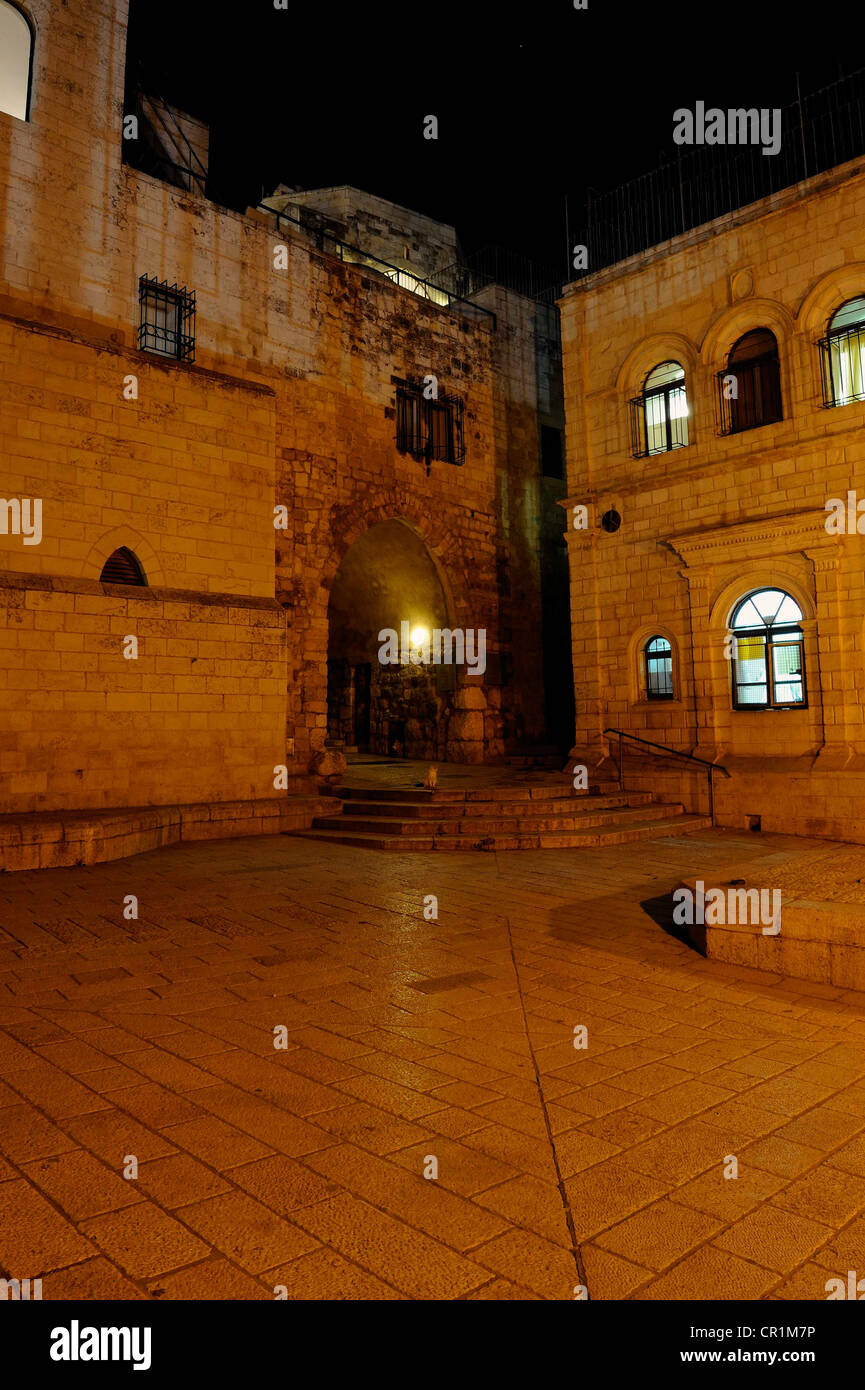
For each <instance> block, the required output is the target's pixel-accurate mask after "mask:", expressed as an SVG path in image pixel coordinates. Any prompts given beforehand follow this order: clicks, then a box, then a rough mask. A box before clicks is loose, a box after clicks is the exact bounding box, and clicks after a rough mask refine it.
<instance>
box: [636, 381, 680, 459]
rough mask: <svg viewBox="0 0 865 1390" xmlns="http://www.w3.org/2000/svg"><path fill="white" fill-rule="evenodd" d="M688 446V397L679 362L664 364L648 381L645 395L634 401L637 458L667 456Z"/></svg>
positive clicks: (643, 393)
mask: <svg viewBox="0 0 865 1390" xmlns="http://www.w3.org/2000/svg"><path fill="white" fill-rule="evenodd" d="M687 443H688V395H687V392H686V390H685V371H684V368H683V367H681V366H680V365H679V363H678V362H661V363H660V364H659V366H657V367H655V368H653V370H652V371H651V372H649V375H648V376H647V377H646V380H645V383H644V385H643V390H642V394H641V395H639V396H636V397H635V398H634V400H632V401H631V444H632V449H633V455H634V458H638V459H639V458H646V457H647V456H648V455H649V454H666V453H668V452H669V451H670V450H671V449H683V448H684V447H685V446H686V445H687Z"/></svg>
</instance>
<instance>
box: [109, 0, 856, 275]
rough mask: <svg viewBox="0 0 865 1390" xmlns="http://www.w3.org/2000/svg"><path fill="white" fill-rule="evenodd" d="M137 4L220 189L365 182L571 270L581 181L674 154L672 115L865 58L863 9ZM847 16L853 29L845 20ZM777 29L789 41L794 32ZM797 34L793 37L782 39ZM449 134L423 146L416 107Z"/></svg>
mask: <svg viewBox="0 0 865 1390" xmlns="http://www.w3.org/2000/svg"><path fill="white" fill-rule="evenodd" d="M588 3H589V8H588V10H585V11H576V10H575V9H574V8H573V0H530V2H529V3H526V2H525V0H522V3H518V4H513V3H510V4H507V5H501V6H499V5H495V4H489V3H486V4H479V3H477V0H465V2H464V3H462V4H456V3H453V0H436V3H429V4H427V3H423V2H422V0H421V2H420V3H419V0H415V3H414V4H410V3H404V4H403V5H401V6H396V5H392V4H386V5H381V4H376V5H375V6H374V7H364V6H361V5H356V4H353V5H349V4H346V3H344V2H343V0H331V3H327V4H325V3H313V4H302V3H299V0H290V6H291V7H290V9H289V10H287V11H283V10H275V9H274V7H273V0H242V3H236V4H235V3H232V4H229V3H221V4H220V3H218V0H214V3H212V4H202V3H201V2H200V0H131V25H130V46H131V49H132V51H133V52H134V53H136V54H137V55H139V58H140V60H141V61H142V63H143V64H144V67H145V71H147V72H148V73H150V74H151V76H152V79H153V80H152V81H151V83H150V86H151V89H154V88H161V94H162V95H164V96H165V97H166V99H167V100H169V101H173V102H174V103H176V104H177V105H178V106H180V107H182V108H184V109H186V110H188V111H191V112H192V113H193V114H195V115H198V116H200V117H201V118H203V119H206V120H209V121H210V124H211V181H210V186H209V192H210V195H211V196H212V197H214V198H215V199H216V200H217V201H219V202H221V203H224V204H225V205H226V206H229V207H236V208H239V209H244V208H245V207H246V206H247V205H248V204H249V203H254V202H257V201H258V199H259V198H260V197H261V196H262V193H264V194H265V195H267V194H268V193H270V192H271V191H272V190H273V188H274V187H275V186H276V185H277V184H278V183H280V182H283V183H286V184H290V185H292V186H294V187H298V186H300V187H303V188H315V187H320V186H328V185H331V184H343V183H349V184H354V185H355V186H357V187H360V188H362V189H365V190H367V191H369V192H372V193H376V194H378V195H380V196H381V197H384V198H388V199H391V200H392V201H394V202H397V203H401V204H403V205H404V206H407V207H410V208H413V209H415V210H417V211H419V212H423V213H426V214H428V215H430V216H432V217H435V218H438V219H441V220H442V221H446V222H451V223H453V224H454V225H455V226H456V227H457V230H458V232H459V234H460V237H461V240H462V243H463V247H464V249H465V250H466V251H468V252H471V251H474V250H478V249H480V248H482V247H484V246H488V245H494V244H497V245H500V246H505V247H507V248H510V249H511V250H513V251H516V252H519V253H521V254H524V255H527V256H529V257H531V258H532V259H534V260H537V261H539V262H542V263H544V264H545V265H548V266H550V267H552V268H553V269H554V270H555V271H556V273H557V274H558V273H563V271H564V264H565V247H566V241H565V197H566V195H567V198H568V202H569V208H570V221H571V231H572V236H571V241H574V240H575V238H576V234H577V232H578V230H579V228H580V227H581V226H582V225H583V223H584V213H583V210H584V205H585V196H586V188H587V186H593V187H594V188H596V189H599V190H603V189H609V188H613V187H615V186H616V185H617V184H620V183H622V182H624V181H625V180H628V179H630V178H633V177H635V176H636V175H637V174H640V173H643V172H645V171H648V170H650V169H652V168H654V167H655V166H656V165H657V164H658V163H659V162H660V161H661V159H662V158H670V157H671V155H672V154H673V152H674V148H675V147H674V145H673V142H672V127H673V111H674V110H675V108H676V107H679V106H685V107H691V108H693V106H694V104H695V102H696V101H698V100H703V101H705V102H706V104H707V105H715V106H721V107H725V108H726V107H727V106H757V107H775V106H783V105H786V104H788V103H789V102H791V101H793V100H795V98H796V71H797V69H798V71H799V75H800V83H801V88H802V91H803V93H806V92H811V91H814V90H815V89H817V88H819V87H821V86H823V85H824V84H825V83H827V82H831V81H833V80H834V79H835V78H836V77H837V76H838V75H839V72H850V71H851V70H854V69H856V68H858V67H860V66H861V65H862V64H863V62H865V60H863V57H862V54H861V52H860V51H859V50H857V49H856V48H855V47H854V45H853V43H851V36H852V34H855V29H856V27H857V21H856V20H855V11H851V10H850V9H849V7H842V6H840V5H838V4H837V3H836V0H830V3H829V4H823V5H821V6H820V7H819V9H814V8H809V10H808V11H807V12H805V11H802V12H799V17H797V11H795V10H793V9H791V8H790V7H789V6H787V5H780V4H777V3H775V4H767V3H765V0H756V2H755V3H736V4H713V5H708V4H705V3H703V4H701V5H696V4H692V5H690V6H688V5H681V4H679V5H669V4H665V5H659V4H653V3H650V2H649V0H647V2H646V3H643V4H637V3H634V0H628V3H625V4H623V3H613V2H612V0H588ZM851 25H852V30H851ZM782 36H784V38H782ZM785 42H786V45H789V47H787V46H785ZM428 114H435V115H436V116H437V117H438V119H439V138H438V140H436V141H433V140H425V139H424V138H423V118H424V116H426V115H428Z"/></svg>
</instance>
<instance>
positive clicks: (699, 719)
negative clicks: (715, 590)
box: [680, 569, 730, 762]
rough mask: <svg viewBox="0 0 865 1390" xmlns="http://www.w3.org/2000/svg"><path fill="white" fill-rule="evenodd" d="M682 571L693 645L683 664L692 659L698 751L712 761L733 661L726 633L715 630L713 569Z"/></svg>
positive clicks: (716, 753)
mask: <svg viewBox="0 0 865 1390" xmlns="http://www.w3.org/2000/svg"><path fill="white" fill-rule="evenodd" d="M681 574H682V578H683V579H685V580H686V582H687V584H688V593H689V601H690V619H691V644H692V645H691V651H690V653H683V660H682V662H681V663H680V665H684V664H685V662H686V661H690V662H691V673H690V674H691V679H692V680H693V685H694V695H693V718H694V723H695V734H696V745H695V747H694V753H695V755H696V756H697V757H698V758H706V759H707V760H708V761H709V762H712V761H714V760H715V759H716V758H717V757H718V756H719V747H720V746H721V745H722V744H723V741H724V737H723V729H724V722H725V716H726V718H729V715H728V714H727V706H726V705H722V704H721V703H720V700H719V693H720V691H721V690H722V689H723V688H725V687H723V685H722V681H723V680H726V681H727V682H728V683H729V679H730V665H729V661H728V660H727V659H726V657H725V655H724V637H725V635H726V634H724V633H720V632H713V631H712V626H711V604H710V586H709V571H708V570H701V569H685V570H682V571H681Z"/></svg>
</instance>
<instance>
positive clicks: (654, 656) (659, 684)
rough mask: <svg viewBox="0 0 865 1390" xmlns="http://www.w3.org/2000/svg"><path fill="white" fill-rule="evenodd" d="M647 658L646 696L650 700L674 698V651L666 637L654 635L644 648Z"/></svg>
mask: <svg viewBox="0 0 865 1390" xmlns="http://www.w3.org/2000/svg"><path fill="white" fill-rule="evenodd" d="M643 652H644V656H645V659H646V697H647V698H648V699H649V700H672V698H673V653H672V649H671V647H670V644H669V642H668V641H667V639H666V638H665V637H652V638H650V639H649V641H648V642H647V643H646V645H645V647H644V649H643Z"/></svg>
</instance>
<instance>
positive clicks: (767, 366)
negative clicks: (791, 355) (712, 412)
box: [718, 328, 782, 434]
mask: <svg viewBox="0 0 865 1390" xmlns="http://www.w3.org/2000/svg"><path fill="white" fill-rule="evenodd" d="M718 394H719V399H720V404H721V421H722V426H721V428H722V433H724V434H739V433H741V431H743V430H754V429H759V428H760V426H761V425H771V424H774V423H775V421H776V420H780V419H781V418H782V415H781V364H780V362H779V360H778V343H777V341H776V339H775V334H774V333H772V332H770V330H769V329H768V328H755V329H754V330H753V331H752V332H751V333H746V334H745V335H744V337H742V338H740V339H739V341H738V342H737V343H734V345H733V348H732V350H731V352H730V356H729V357H728V359H727V367H726V370H725V371H723V372H719V373H718Z"/></svg>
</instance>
